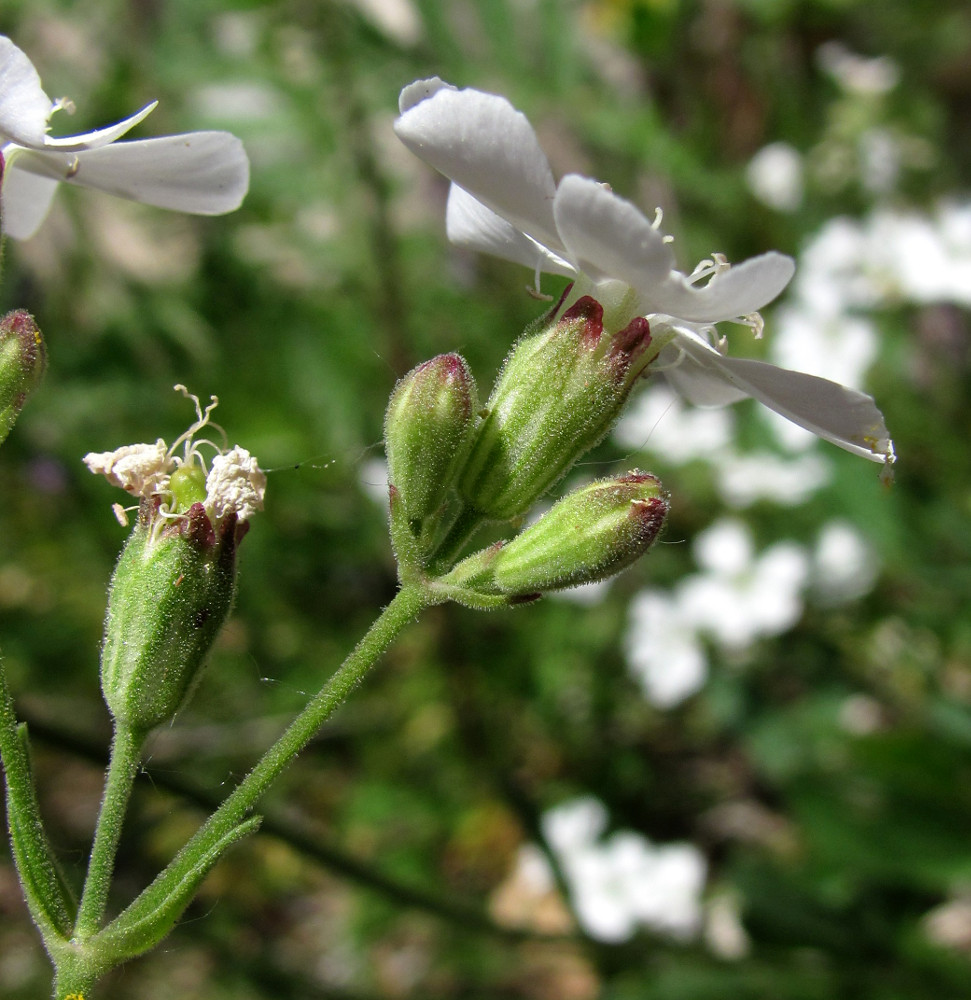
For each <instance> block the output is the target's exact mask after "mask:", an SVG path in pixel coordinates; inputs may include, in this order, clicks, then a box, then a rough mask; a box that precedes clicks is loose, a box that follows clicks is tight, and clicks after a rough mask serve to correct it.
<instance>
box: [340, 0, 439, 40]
mask: <svg viewBox="0 0 971 1000" xmlns="http://www.w3.org/2000/svg"><path fill="white" fill-rule="evenodd" d="M346 2H347V3H349V4H351V6H353V7H357V9H358V10H359V11H360V12H361V13H362V14H363V15H364V16H365V17H366V18H367V19H368V20H369V21H371V23H372V24H374V25H375V27H377V28H378V30H379V31H382V32H384V34H385V35H387V36H388V38H391V39H393V40H394V41H395V42H397V43H398V44H399V45H416V44H417V43H418V42H420V41H421V40H422V36H423V35H424V31H423V29H422V22H421V15H420V14H419V13H418V9H417V8H416V7H415V5H414V4H413V3H412V2H411V0H346Z"/></svg>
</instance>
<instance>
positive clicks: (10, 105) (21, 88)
mask: <svg viewBox="0 0 971 1000" xmlns="http://www.w3.org/2000/svg"><path fill="white" fill-rule="evenodd" d="M50 115H51V99H50V98H49V97H48V96H47V94H45V93H44V89H43V87H42V86H41V83H40V77H39V76H38V75H37V70H36V69H34V64H33V63H32V62H31V61H30V60H29V59H28V58H27V56H26V55H25V54H24V53H23V52H22V51H21V50H20V49H19V48H17V46H16V45H14V43H13V42H12V41H10V39H9V38H7V37H6V36H5V35H0V135H2V136H3V137H4V138H6V139H9V140H11V141H13V142H16V143H18V144H19V145H23V146H43V144H44V137H45V135H46V133H47V119H48V118H50Z"/></svg>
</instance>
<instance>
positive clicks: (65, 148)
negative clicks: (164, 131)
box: [36, 101, 158, 153]
mask: <svg viewBox="0 0 971 1000" xmlns="http://www.w3.org/2000/svg"><path fill="white" fill-rule="evenodd" d="M156 107H158V101H152V103H151V104H146V105H145V107H144V108H142V109H141V111H136V112H135V113H134V114H133V115H130V116H129V117H128V118H125V119H124V120H123V121H120V122H115V124H114V125H106V126H105V127H104V128H99V129H95V130H94V131H93V132H82V133H81V134H80V135H66V136H63V137H62V138H60V139H55V138H53V137H52V136H49V135H48V136H45V137H44V142H43V146H42V147H36V148H44V149H51V150H54V149H56V150H58V151H60V152H64V153H78V152H80V151H81V150H82V149H99V148H100V147H101V146H107V145H108V143H110V142H114V141H115V140H116V139H120V138H121V137H122V136H123V135H124V134H125V133H126V132H128V131H130V130H131V129H133V128H134V127H135V126H136V125H137V124H138V123H139V122H140V121H141V120H142V119H143V118H147V117H148V116H149V115H150V114H151V113H152V112H153V111H154V110H155V108H156Z"/></svg>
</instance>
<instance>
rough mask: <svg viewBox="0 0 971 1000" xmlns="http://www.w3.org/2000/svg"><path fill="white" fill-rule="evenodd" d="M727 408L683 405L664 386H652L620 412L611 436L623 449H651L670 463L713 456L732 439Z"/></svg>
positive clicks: (712, 457) (732, 428)
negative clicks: (621, 413)
mask: <svg viewBox="0 0 971 1000" xmlns="http://www.w3.org/2000/svg"><path fill="white" fill-rule="evenodd" d="M734 431H735V424H734V420H733V417H732V413H731V411H730V410H726V409H720V410H714V409H705V408H700V409H699V408H694V407H691V408H689V407H687V406H685V404H684V402H683V400H682V399H681V397H680V396H678V395H677V394H676V393H675V392H673V391H672V390H671V389H670V388H669V387H668V386H667V385H664V384H659V385H652V386H651V387H650V389H649V390H648V391H646V392H642V393H641V394H640V395H639V396H637V398H636V399H635V400H634V402H633V403H632V404H631V405H630V406H629V407H628V408H627V410H626V411H625V412H624V415H623V417H621V419H620V423H618V424H617V427H616V429H615V430H614V438H615V440H616V441H617V443H618V444H620V445H622V446H623V447H625V448H635V449H637V450H638V451H647V452H651V453H652V454H654V455H657V456H659V457H660V458H663V459H664V461H666V462H670V463H671V464H672V465H683V464H684V463H685V462H690V461H692V460H693V459H698V458H700V459H714V458H716V457H717V456H718V454H719V453H720V452H722V451H723V450H724V449H726V448H727V447H728V446H729V445H730V444H731V441H732V438H733V436H734Z"/></svg>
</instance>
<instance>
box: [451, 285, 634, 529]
mask: <svg viewBox="0 0 971 1000" xmlns="http://www.w3.org/2000/svg"><path fill="white" fill-rule="evenodd" d="M603 334H604V327H603V307H602V306H601V305H600V303H599V302H596V301H595V300H594V299H592V298H590V297H589V296H584V297H583V298H581V299H579V300H578V301H577V302H576V303H574V305H573V306H571V307H570V308H569V309H568V310H567V311H566V312H565V313H564V314H563V315H562V316H561V317H560V318H559V319H556V320H552V321H550V320H544V321H543V324H542V325H541V326H540V328H539V330H538V331H537V332H529V331H527V333H526V334H525V336H523V337H522V338H521V339H520V340H519V341H518V342H517V344H516V345H515V346H514V348H513V350H512V353H511V354H510V355H509V357H508V358H507V359H506V363H505V365H504V366H503V370H502V373H501V375H500V377H499V380H498V382H497V383H496V387H495V389H494V390H493V392H492V395H491V396H490V397H489V402H488V403H487V404H486V410H487V413H486V416H485V419H484V420H483V422H482V424H481V426H480V428H479V432H478V434H477V435H476V438H475V442H474V443H473V446H472V451H471V453H470V455H469V458H468V460H467V461H466V464H465V470H464V472H463V474H462V479H461V482H460V486H459V489H460V492H461V494H462V495H463V497H465V499H466V500H467V501H468V502H469V503H470V504H471V505H472V506H473V507H474V508H475V509H476V510H478V511H479V512H480V513H481V514H483V515H485V516H487V517H492V518H496V519H500V520H505V519H508V518H513V517H516V516H517V515H519V514H522V513H524V512H525V511H527V510H528V509H529V508H530V507H531V506H532V505H533V503H534V502H535V501H536V500H537V499H538V498H539V497H541V496H542V495H543V494H544V493H545V492H546V491H547V490H548V489H549V488H550V487H551V486H552V485H553V483H555V482H556V480H558V479H559V478H560V477H561V476H562V475H564V473H566V471H567V470H568V469H569V468H570V467H571V466H572V465H573V463H574V462H576V460H577V459H578V458H579V457H580V456H581V455H583V454H584V453H585V452H586V451H588V450H589V449H590V448H592V447H593V446H594V445H595V444H597V443H598V442H599V441H600V440H601V438H603V436H604V435H605V434H606V433H607V431H608V430H609V429H610V428H611V427H612V426H613V424H614V422H615V421H616V419H617V418H618V416H619V415H620V411H621V409H622V408H623V405H624V403H625V401H626V400H627V397H628V395H629V394H630V390H631V387H632V386H633V384H634V382H635V381H636V380H637V378H638V377H639V376H640V375H641V373H642V372H643V371H644V368H645V366H646V364H647V362H648V360H649V358H648V356H647V347H648V345H649V344H650V340H651V336H650V328H649V326H648V323H647V320H645V319H643V318H642V317H638V318H636V319H634V320H633V321H632V322H631V323H630V325H629V326H627V327H626V328H625V329H624V330H621V331H620V332H619V333H615V334H614V335H612V336H606V337H605V336H604V335H603Z"/></svg>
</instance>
